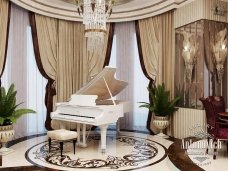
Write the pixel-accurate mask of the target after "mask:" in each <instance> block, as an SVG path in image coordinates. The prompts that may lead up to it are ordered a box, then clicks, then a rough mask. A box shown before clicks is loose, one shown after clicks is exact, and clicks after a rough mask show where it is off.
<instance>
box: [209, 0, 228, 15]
mask: <svg viewBox="0 0 228 171" xmlns="http://www.w3.org/2000/svg"><path fill="white" fill-rule="evenodd" d="M225 9H226V8H225V7H224V5H223V4H221V2H220V3H219V2H217V3H216V4H215V5H214V7H213V8H212V11H213V12H214V15H221V16H224V15H225V13H226V12H227V11H226V10H225Z"/></svg>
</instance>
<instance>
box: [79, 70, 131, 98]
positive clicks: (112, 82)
mask: <svg viewBox="0 0 228 171" xmlns="http://www.w3.org/2000/svg"><path fill="white" fill-rule="evenodd" d="M115 73H116V68H110V67H105V68H104V69H103V70H102V71H101V72H100V73H99V74H97V75H96V76H95V77H94V78H93V79H92V80H90V81H89V82H88V83H87V84H86V85H84V86H83V87H82V88H81V89H80V90H78V91H77V92H76V94H84V95H97V96H98V98H97V99H98V100H105V99H109V98H110V97H111V96H110V93H109V91H108V88H107V86H106V83H105V81H106V82H107V85H108V87H109V89H110V92H111V93H112V96H113V97H114V96H116V95H117V94H118V93H120V92H121V91H122V90H123V89H124V88H125V87H126V86H127V84H128V83H127V82H125V81H121V80H117V79H116V78H115V77H114V75H115ZM104 79H105V81H104Z"/></svg>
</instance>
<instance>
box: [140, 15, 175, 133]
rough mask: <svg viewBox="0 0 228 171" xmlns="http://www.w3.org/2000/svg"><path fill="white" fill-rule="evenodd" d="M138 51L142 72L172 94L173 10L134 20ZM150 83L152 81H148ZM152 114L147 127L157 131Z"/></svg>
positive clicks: (173, 65) (173, 62)
mask: <svg viewBox="0 0 228 171" xmlns="http://www.w3.org/2000/svg"><path fill="white" fill-rule="evenodd" d="M136 23H137V24H136V29H137V38H138V39H140V40H138V47H139V53H140V57H141V58H142V59H141V64H142V69H143V70H144V74H145V75H146V76H147V78H149V79H150V80H152V79H153V80H155V83H156V84H161V83H165V86H166V88H167V89H168V90H170V95H171V98H172V97H173V96H174V67H175V58H174V47H175V32H174V31H175V30H174V27H173V11H169V12H167V13H164V14H161V15H159V16H155V17H151V18H147V19H142V20H139V21H138V22H136ZM150 84H152V81H151V82H150ZM152 120H153V116H152V113H150V112H149V115H148V120H147V128H148V129H150V130H152V132H153V133H157V132H158V129H157V128H156V127H155V126H154V125H153V123H152Z"/></svg>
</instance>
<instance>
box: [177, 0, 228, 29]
mask: <svg viewBox="0 0 228 171" xmlns="http://www.w3.org/2000/svg"><path fill="white" fill-rule="evenodd" d="M216 2H218V0H195V1H193V2H191V3H190V4H187V5H185V6H182V7H180V8H178V9H177V10H175V12H174V27H175V28H178V27H181V26H184V25H186V24H189V23H192V22H194V21H197V20H200V19H208V20H214V21H221V22H228V14H227V13H225V15H224V16H221V15H215V14H214V12H213V10H212V8H213V7H214V6H215V4H216ZM219 3H222V4H223V5H224V7H225V9H226V10H227V7H228V5H227V4H228V3H226V2H223V1H221V0H220V1H219Z"/></svg>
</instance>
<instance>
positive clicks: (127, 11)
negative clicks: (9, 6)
mask: <svg viewBox="0 0 228 171" xmlns="http://www.w3.org/2000/svg"><path fill="white" fill-rule="evenodd" d="M10 1H12V2H13V3H15V4H17V5H19V6H21V7H22V8H25V9H27V10H30V11H33V12H35V13H38V14H41V15H45V16H49V17H54V18H59V19H64V20H72V21H82V18H81V17H80V16H79V15H78V13H77V10H76V6H75V5H74V4H71V3H67V2H65V1H62V0H10ZM191 1H193V0H132V1H130V2H128V3H125V4H121V5H117V6H114V7H113V13H112V15H111V17H110V18H109V20H108V22H122V21H132V20H138V19H143V18H148V17H152V16H155V15H159V14H162V13H164V12H166V11H169V10H172V9H176V8H178V7H180V6H183V5H185V4H187V3H189V2H191Z"/></svg>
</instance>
